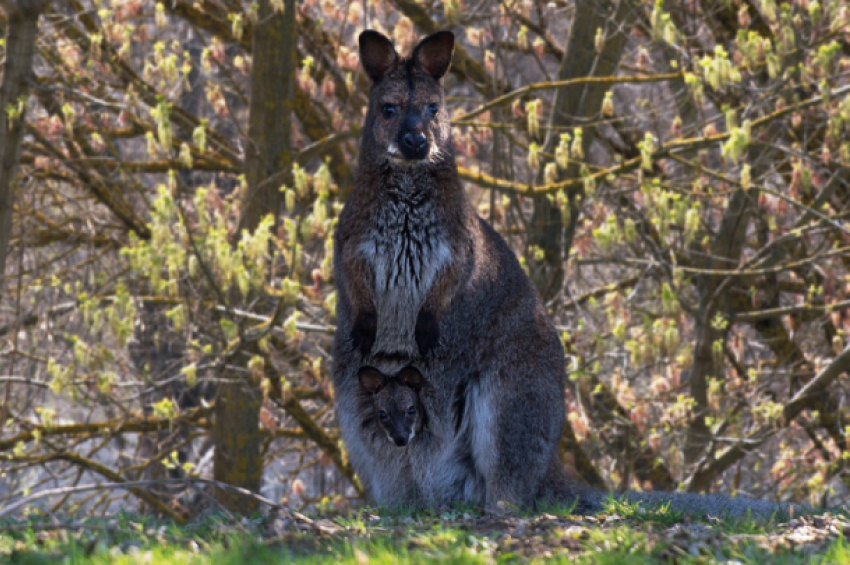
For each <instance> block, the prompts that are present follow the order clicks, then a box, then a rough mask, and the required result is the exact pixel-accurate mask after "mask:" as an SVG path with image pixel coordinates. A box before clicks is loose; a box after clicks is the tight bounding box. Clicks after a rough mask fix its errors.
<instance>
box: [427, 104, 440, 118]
mask: <svg viewBox="0 0 850 565" xmlns="http://www.w3.org/2000/svg"><path fill="white" fill-rule="evenodd" d="M425 111H426V112H427V113H428V117H429V118H433V117H434V116H436V115H437V114H439V113H440V106H439V104H428V105H427V106H425Z"/></svg>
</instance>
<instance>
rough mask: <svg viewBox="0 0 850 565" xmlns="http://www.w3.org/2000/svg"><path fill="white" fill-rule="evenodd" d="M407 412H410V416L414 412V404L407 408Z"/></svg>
mask: <svg viewBox="0 0 850 565" xmlns="http://www.w3.org/2000/svg"><path fill="white" fill-rule="evenodd" d="M407 413H408V414H410V415H411V416H413V415H414V414H416V406H411V407H410V408H408V409H407Z"/></svg>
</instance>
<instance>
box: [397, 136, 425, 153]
mask: <svg viewBox="0 0 850 565" xmlns="http://www.w3.org/2000/svg"><path fill="white" fill-rule="evenodd" d="M400 145H401V152H402V154H403V155H404V157H405V158H406V159H424V158H425V156H426V155H427V154H428V151H427V148H428V139H427V138H426V137H425V134H424V133H421V132H414V131H408V132H403V133H402V134H401V144H400Z"/></svg>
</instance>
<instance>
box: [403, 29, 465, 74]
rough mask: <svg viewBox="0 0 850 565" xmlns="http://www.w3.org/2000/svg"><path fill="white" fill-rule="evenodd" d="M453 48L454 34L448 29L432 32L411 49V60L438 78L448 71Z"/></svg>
mask: <svg viewBox="0 0 850 565" xmlns="http://www.w3.org/2000/svg"><path fill="white" fill-rule="evenodd" d="M454 49H455V34H453V33H452V32H450V31H438V32H437V33H432V34H431V35H429V36H428V37H426V38H425V39H423V40H422V41H420V42H419V44H418V45H417V46H416V48H415V49H414V50H413V60H414V61H416V63H417V64H418V65H419V66H421V67H422V68H423V69H425V72H427V73H428V74H429V75H431V76H432V77H434V78H435V79H436V80H440V79H441V78H443V76H445V74H446V73H447V72H449V67H450V66H451V65H452V54H453V53H454Z"/></svg>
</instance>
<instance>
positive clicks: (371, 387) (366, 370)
mask: <svg viewBox="0 0 850 565" xmlns="http://www.w3.org/2000/svg"><path fill="white" fill-rule="evenodd" d="M357 378H358V379H359V380H360V386H362V387H363V388H365V389H366V390H368V391H369V392H371V393H372V394H374V393H376V392H378V391H379V390H381V389H382V388H384V384H385V383H386V381H387V377H385V376H384V374H383V373H382V372H381V371H379V370H378V369H376V368H374V367H360V368H359V369H358V370H357Z"/></svg>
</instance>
